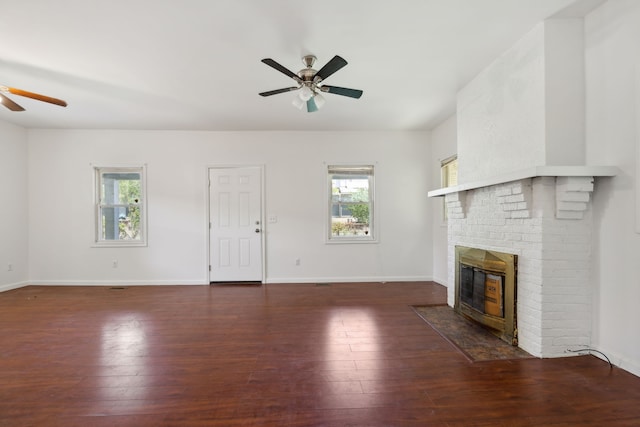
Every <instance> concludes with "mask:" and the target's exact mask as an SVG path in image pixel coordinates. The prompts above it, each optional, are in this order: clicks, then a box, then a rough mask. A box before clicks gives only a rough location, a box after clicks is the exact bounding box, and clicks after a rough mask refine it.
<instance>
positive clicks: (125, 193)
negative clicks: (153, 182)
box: [95, 167, 146, 246]
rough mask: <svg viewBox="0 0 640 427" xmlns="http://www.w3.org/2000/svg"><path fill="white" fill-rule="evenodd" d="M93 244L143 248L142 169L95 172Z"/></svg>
mask: <svg viewBox="0 0 640 427" xmlns="http://www.w3.org/2000/svg"><path fill="white" fill-rule="evenodd" d="M95 170H96V177H97V186H96V190H97V193H98V194H97V214H98V215H97V218H96V225H97V228H96V242H97V243H104V244H113V243H117V242H122V243H123V244H126V243H127V242H129V243H130V244H134V245H136V246H139V245H141V244H142V245H144V244H145V243H146V242H145V234H146V233H145V231H144V230H145V225H144V223H143V209H144V200H143V198H144V194H143V185H142V184H143V183H142V177H143V168H139V167H136V168H96V169H95Z"/></svg>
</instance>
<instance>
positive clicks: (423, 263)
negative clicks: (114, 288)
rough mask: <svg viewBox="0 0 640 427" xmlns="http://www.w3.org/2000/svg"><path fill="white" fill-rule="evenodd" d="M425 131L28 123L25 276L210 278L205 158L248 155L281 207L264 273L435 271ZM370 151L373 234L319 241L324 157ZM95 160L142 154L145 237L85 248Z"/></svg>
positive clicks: (44, 279)
mask: <svg viewBox="0 0 640 427" xmlns="http://www.w3.org/2000/svg"><path fill="white" fill-rule="evenodd" d="M428 139H429V134H428V133H399V132H389V133H384V132H382V133H381V132H375V133H374V132H177V131H88V130H87V131H83V130H30V131H29V160H28V163H29V191H28V194H29V202H30V205H31V209H30V216H29V225H30V240H29V242H30V246H29V259H30V282H31V283H60V284H95V283H109V284H116V283H130V284H131V283H132V284H135V283H140V284H143V283H144V284H161V283H176V284H191V283H193V284H202V283H207V282H208V277H207V273H206V266H207V265H208V260H207V248H206V244H207V229H206V224H207V207H206V200H207V193H206V191H207V190H206V173H207V167H208V166H215V165H245V164H247V165H264V167H265V188H266V194H265V199H266V213H267V215H268V216H269V215H276V216H277V217H278V222H277V223H275V224H266V233H265V238H266V272H267V281H268V282H314V281H361V280H430V279H431V277H432V275H433V273H432V267H431V265H432V261H431V260H432V243H431V240H432V236H431V234H432V230H431V218H430V211H429V201H428V200H427V197H426V193H427V190H428V189H429V188H430V186H431V183H430V179H431V171H430V169H429V165H431V164H432V162H431V161H430V160H429V155H428V142H429V141H428ZM372 161H373V162H377V163H376V164H377V167H376V202H377V206H378V209H379V211H378V221H377V225H378V227H379V235H380V243H379V244H364V245H355V244H348V245H347V244H345V245H327V244H325V241H324V232H325V220H326V209H327V198H326V177H325V168H324V162H354V163H362V162H372ZM92 163H94V164H101V165H109V164H122V163H134V164H135V163H146V164H147V180H148V181H147V182H148V219H149V232H148V234H149V238H148V241H149V245H148V247H146V248H92V247H91V243H92V241H93V240H92V239H93V236H94V228H93V227H94V225H93V205H92V190H93V187H92V185H93V183H92V167H91V164H92ZM297 258H299V259H300V260H301V263H300V266H296V265H295V260H296V259H297ZM113 259H118V268H112V260H113Z"/></svg>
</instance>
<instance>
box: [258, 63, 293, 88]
mask: <svg viewBox="0 0 640 427" xmlns="http://www.w3.org/2000/svg"><path fill="white" fill-rule="evenodd" d="M261 62H263V63H265V64H267V65H268V66H269V67H271V68H275V69H276V70H278V71H280V72H281V73H282V74H284V75H286V76H289V77H291V78H292V79H293V80H295V81H297V82H298V83H300V81H301V80H300V77H298V75H297V74H296V73H294V72H293V71H291V70H289V69H288V68H285V67H283V66H282V65H280V64H278V63H277V62H276V61H274V60H273V59H271V58H265V59H263V60H262V61H261Z"/></svg>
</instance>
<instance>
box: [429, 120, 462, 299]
mask: <svg viewBox="0 0 640 427" xmlns="http://www.w3.org/2000/svg"><path fill="white" fill-rule="evenodd" d="M455 154H457V122H456V115H455V114H454V115H452V116H451V117H449V118H448V119H447V120H445V121H444V122H442V123H440V124H439V125H438V126H437V127H436V128H435V129H433V131H432V132H431V159H432V160H431V163H430V164H429V166H430V170H431V182H432V183H433V185H432V187H431V188H430V190H435V189H437V188H440V179H441V178H440V162H441V161H442V160H444V159H446V158H448V157H451V156H453V155H455ZM430 204H431V212H432V215H433V219H434V220H433V231H432V233H433V280H434V281H436V282H438V283H440V284H442V285H444V286H448V284H449V283H448V278H447V276H448V267H447V255H448V249H447V223H446V221H445V220H444V197H434V198H432V199H430Z"/></svg>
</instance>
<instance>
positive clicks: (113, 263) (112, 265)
mask: <svg viewBox="0 0 640 427" xmlns="http://www.w3.org/2000/svg"><path fill="white" fill-rule="evenodd" d="M111 267H113V268H118V260H117V259H114V260H113V261H111Z"/></svg>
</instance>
